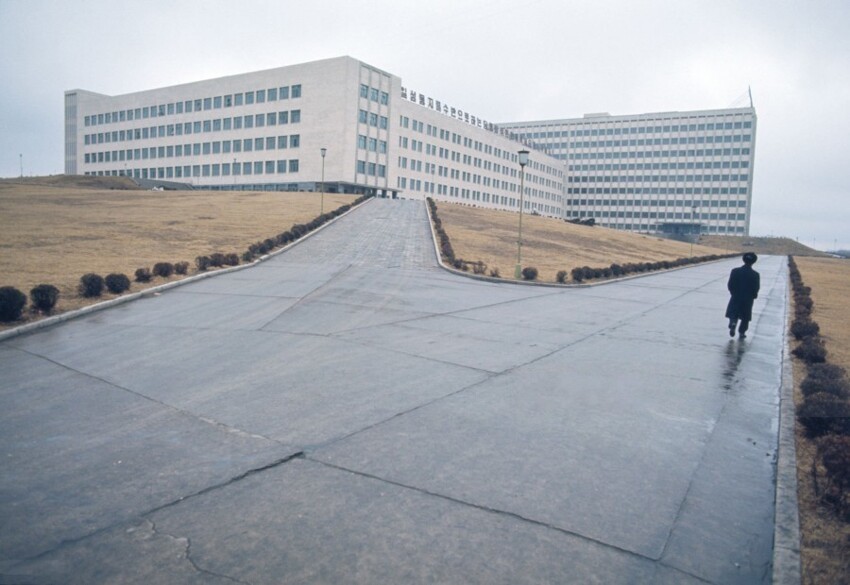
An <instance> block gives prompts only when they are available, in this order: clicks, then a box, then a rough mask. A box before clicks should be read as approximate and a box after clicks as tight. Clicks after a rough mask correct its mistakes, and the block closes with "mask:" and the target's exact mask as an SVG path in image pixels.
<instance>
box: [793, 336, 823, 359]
mask: <svg viewBox="0 0 850 585" xmlns="http://www.w3.org/2000/svg"><path fill="white" fill-rule="evenodd" d="M791 353H793V354H794V355H795V356H797V357H798V358H800V359H801V360H803V361H804V362H806V363H807V364H818V363H823V362H825V361H826V348H825V347H824V346H823V341H822V340H821V339H820V338H819V337H806V338H804V339H803V342H802V343H801V344H800V345H798V346H797V347H796V348H795V349H794V350H793V351H792V352H791Z"/></svg>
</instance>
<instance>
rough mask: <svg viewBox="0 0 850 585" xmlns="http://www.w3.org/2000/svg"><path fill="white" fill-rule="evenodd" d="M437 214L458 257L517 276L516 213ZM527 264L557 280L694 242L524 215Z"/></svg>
mask: <svg viewBox="0 0 850 585" xmlns="http://www.w3.org/2000/svg"><path fill="white" fill-rule="evenodd" d="M437 214H438V215H439V217H440V219H441V220H442V222H443V228H444V229H445V230H446V233H448V235H449V238H450V239H451V242H452V247H453V248H454V251H455V255H456V256H457V257H459V258H463V259H464V260H468V261H478V260H481V261H483V262H485V263H486V264H487V266H488V267H489V268H490V269H493V268H498V269H499V272H500V273H501V276H502V277H503V278H512V277H513V273H514V266H515V265H516V252H517V245H516V241H517V231H518V219H519V216H518V215H517V214H516V213H510V212H504V211H495V210H491V209H481V208H476V207H466V206H462V205H456V204H451V203H445V202H439V203H437ZM522 237H523V246H522V265H523V266H524V267H525V266H534V267H535V268H537V270H538V271H539V277H538V280H541V281H547V282H554V281H555V275H556V274H557V272H558V271H559V270H566V271H567V272H569V271H570V270H572V269H573V268H575V267H577V266H590V267H593V268H597V267H600V268H601V267H604V266H610V265H611V264H612V263H615V262H616V263H620V264H622V263H626V262H655V261H660V260H675V259H676V258H683V257H688V256H691V255H692V254H691V245H690V244H687V243H683V242H677V241H673V240H667V239H664V238H658V237H655V236H645V235H641V234H633V233H629V232H624V231H619V230H613V229H608V228H603V227H598V226H596V227H588V226H579V225H574V224H570V223H566V222H564V221H560V220H556V219H550V218H545V217H540V216H532V215H525V214H524V215H523V226H522ZM723 253H724V250H723V249H722V248H711V247H708V246H700V245H695V246H693V255H694V256H703V255H708V254H723Z"/></svg>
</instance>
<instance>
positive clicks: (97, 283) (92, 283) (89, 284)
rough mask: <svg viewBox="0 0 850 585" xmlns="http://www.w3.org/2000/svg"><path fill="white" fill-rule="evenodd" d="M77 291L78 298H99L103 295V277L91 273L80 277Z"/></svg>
mask: <svg viewBox="0 0 850 585" xmlns="http://www.w3.org/2000/svg"><path fill="white" fill-rule="evenodd" d="M78 290H79V292H80V296H83V297H86V298H92V297H99V296H100V295H101V294H103V277H102V276H101V275H99V274H95V273H93V272H89V273H88V274H84V275H82V276H81V277H80V285H79V287H78Z"/></svg>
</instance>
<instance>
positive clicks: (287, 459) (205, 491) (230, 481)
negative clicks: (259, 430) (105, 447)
mask: <svg viewBox="0 0 850 585" xmlns="http://www.w3.org/2000/svg"><path fill="white" fill-rule="evenodd" d="M303 458H304V452H303V451H298V452H297V453H292V454H290V455H287V456H286V457H281V458H280V459H277V460H275V461H272V462H270V463H267V464H266V465H263V466H261V467H255V468H253V469H249V470H248V471H245V472H243V473H240V474H239V475H236V476H234V477H231V478H230V479H228V480H227V481H224V482H221V483H217V484H214V485H210V486H207V487H205V488H203V489H202V490H198V491H197V492H195V493H192V494H189V495H187V496H180V497H179V498H177V499H176V500H173V501H171V502H168V503H167V504H162V505H161V506H157V507H156V508H152V509H151V510H148V511H147V512H145V513H144V514H142V517H148V516H151V515H153V514H156V513H157V512H160V511H162V510H165V509H167V508H171V507H173V506H176V505H178V504H181V503H183V502H185V501H186V500H190V499H193V498H197V497H199V496H203V495H205V494H208V493H210V492H213V491H217V490H220V489H222V488H226V487H228V486H231V485H233V484H235V483H237V482H239V481H242V480H243V479H246V478H248V477H250V476H252V475H256V474H258V473H262V472H263V471H268V470H269V469H273V468H275V467H279V466H280V465H283V464H285V463H289V462H290V461H292V460H293V459H303Z"/></svg>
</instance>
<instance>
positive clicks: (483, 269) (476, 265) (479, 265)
mask: <svg viewBox="0 0 850 585" xmlns="http://www.w3.org/2000/svg"><path fill="white" fill-rule="evenodd" d="M472 272H473V273H474V274H487V265H486V264H484V262H482V261H481V260H479V261H478V262H473V263H472Z"/></svg>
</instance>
